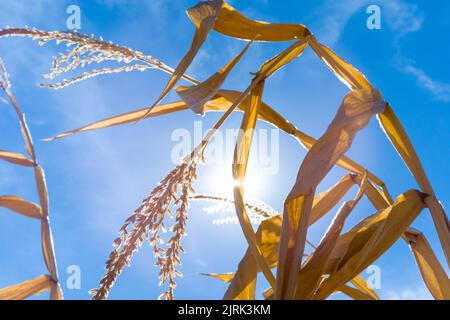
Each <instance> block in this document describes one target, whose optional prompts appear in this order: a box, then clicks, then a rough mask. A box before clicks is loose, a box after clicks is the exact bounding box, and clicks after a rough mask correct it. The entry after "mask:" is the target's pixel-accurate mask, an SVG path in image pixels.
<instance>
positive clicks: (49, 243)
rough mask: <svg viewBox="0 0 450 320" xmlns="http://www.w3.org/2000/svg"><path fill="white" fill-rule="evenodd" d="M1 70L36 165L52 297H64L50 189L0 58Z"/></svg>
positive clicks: (0, 84)
mask: <svg viewBox="0 0 450 320" xmlns="http://www.w3.org/2000/svg"><path fill="white" fill-rule="evenodd" d="M0 71H2V72H3V77H0V89H2V90H3V91H4V92H5V94H6V95H7V97H8V99H9V101H10V103H11V105H12V107H13V109H14V111H15V113H16V115H17V118H18V121H19V124H20V128H21V132H22V137H23V140H24V143H25V148H26V151H27V153H28V155H29V156H30V158H31V161H32V163H33V165H34V175H35V180H36V188H37V191H38V194H39V202H40V203H39V204H40V219H41V229H42V238H41V242H42V253H43V256H44V261H45V264H46V267H47V270H48V272H49V274H50V281H51V282H52V284H51V290H50V299H52V300H60V299H62V298H63V295H62V291H61V287H60V285H59V280H58V270H57V265H56V257H55V253H54V246H53V237H52V232H51V228H50V218H49V210H48V209H49V207H48V191H47V186H46V182H45V174H44V170H43V169H42V167H41V166H40V165H39V164H38V163H37V158H36V152H35V150H34V146H33V140H32V138H31V133H30V130H29V129H28V125H27V122H26V119H25V115H24V114H23V112H22V110H21V108H20V106H19V104H18V103H17V101H16V99H15V98H14V95H13V94H12V92H11V84H10V82H9V79H8V74H7V71H6V68H5V65H4V63H3V60H1V59H0Z"/></svg>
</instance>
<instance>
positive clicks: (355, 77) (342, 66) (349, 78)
mask: <svg viewBox="0 0 450 320" xmlns="http://www.w3.org/2000/svg"><path fill="white" fill-rule="evenodd" d="M309 45H310V46H311V48H312V49H313V51H314V52H315V53H316V54H317V55H318V56H319V58H320V59H321V60H322V61H323V62H324V63H325V64H326V65H327V66H328V68H329V69H330V70H331V71H332V72H333V73H334V74H335V75H336V76H337V77H338V78H339V79H340V80H341V81H342V82H343V83H344V84H345V85H346V86H347V87H349V88H350V89H352V90H355V89H363V88H366V89H370V88H371V87H372V86H371V85H370V83H369V81H367V79H366V78H365V77H364V75H363V74H362V73H361V72H360V71H359V70H358V69H356V68H355V67H353V66H352V65H351V64H349V63H347V62H345V61H344V60H342V59H341V58H340V57H338V56H337V55H336V54H335V53H334V52H333V51H331V50H330V49H329V48H327V47H326V46H324V45H322V44H320V43H318V42H317V41H316V39H315V38H314V37H311V40H310V42H309Z"/></svg>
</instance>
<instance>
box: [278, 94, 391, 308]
mask: <svg viewBox="0 0 450 320" xmlns="http://www.w3.org/2000/svg"><path fill="white" fill-rule="evenodd" d="M384 107H385V102H384V101H383V99H382V98H381V95H380V93H379V92H378V90H375V89H361V90H354V91H352V92H350V93H349V94H347V95H346V96H345V98H344V100H343V102H342V104H341V106H340V107H339V109H338V112H337V114H336V116H335V118H334V119H333V121H332V122H331V124H330V125H329V127H328V129H327V131H326V132H325V133H324V135H323V136H322V137H321V138H320V139H319V140H318V141H317V142H316V144H314V146H313V147H312V148H311V149H310V151H309V152H308V154H307V155H306V156H305V159H304V160H303V163H302V164H301V166H300V169H299V172H298V175H297V180H296V183H295V185H294V186H293V188H292V190H291V192H290V193H289V195H288V197H287V198H286V200H285V208H284V213H283V229H282V231H281V234H282V238H281V240H280V248H281V250H280V253H279V254H280V257H279V261H280V264H279V266H278V269H277V288H276V290H275V297H276V298H277V299H280V298H286V299H289V298H291V299H292V298H293V297H294V294H295V286H296V284H297V277H298V273H299V271H300V270H299V268H300V265H299V264H298V263H297V261H301V257H302V256H303V251H304V247H305V240H306V233H307V229H308V222H309V219H310V214H311V208H312V202H313V199H314V194H315V189H316V187H317V185H318V184H319V183H320V181H322V179H323V178H324V177H325V176H326V175H327V173H328V172H329V170H330V169H331V168H332V167H333V166H334V165H335V163H336V162H337V161H338V160H339V158H340V157H341V156H342V155H343V154H344V153H345V152H346V151H347V150H348V149H349V148H350V146H351V144H352V142H353V139H354V137H355V135H356V134H357V132H358V131H359V130H361V129H362V128H364V127H365V126H366V125H367V123H368V122H369V120H370V119H371V117H372V115H374V114H376V113H379V112H381V111H383V109H384ZM288 279H289V281H288ZM294 280H295V282H293V281H294Z"/></svg>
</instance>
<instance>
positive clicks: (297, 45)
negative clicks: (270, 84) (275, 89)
mask: <svg viewBox="0 0 450 320" xmlns="http://www.w3.org/2000/svg"><path fill="white" fill-rule="evenodd" d="M308 41H309V36H307V37H305V38H302V39H300V40H298V41H295V42H294V43H293V44H292V45H291V46H290V47H288V48H287V49H285V50H283V51H282V52H281V53H280V54H278V55H276V56H275V57H273V58H272V59H270V60H268V61H266V62H265V63H264V64H263V66H262V67H261V69H260V70H259V72H258V74H257V76H258V77H261V78H263V79H265V78H268V77H270V76H271V75H272V74H274V73H275V72H276V71H278V70H280V69H281V68H282V67H284V66H285V65H287V64H289V63H290V62H292V61H293V60H294V59H296V58H298V57H299V56H300V55H301V54H302V53H303V51H305V48H306V45H307V44H308Z"/></svg>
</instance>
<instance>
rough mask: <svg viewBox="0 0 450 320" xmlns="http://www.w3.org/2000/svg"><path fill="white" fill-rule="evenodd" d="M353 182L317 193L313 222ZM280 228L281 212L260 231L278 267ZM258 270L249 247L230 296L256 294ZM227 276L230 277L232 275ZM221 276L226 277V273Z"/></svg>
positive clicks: (263, 247) (258, 234)
mask: <svg viewBox="0 0 450 320" xmlns="http://www.w3.org/2000/svg"><path fill="white" fill-rule="evenodd" d="M350 182H351V185H353V182H352V180H351V179H350V178H348V177H344V178H343V179H341V180H340V181H339V182H338V183H337V184H336V185H334V186H333V187H331V188H330V189H329V190H327V191H324V192H323V193H321V194H319V195H318V196H316V199H315V200H314V204H313V209H312V214H311V216H312V217H315V219H312V220H311V221H310V223H311V224H313V223H314V222H316V221H317V220H318V219H320V217H322V216H323V215H324V210H325V209H326V208H330V209H331V208H333V207H334V206H335V205H336V204H337V203H338V202H339V201H340V200H341V198H342V197H343V196H344V195H345V190H348V189H349V188H350V186H349V185H350ZM325 213H326V212H325ZM280 229H281V215H279V216H275V217H272V218H270V219H267V220H264V221H263V222H262V223H261V225H260V226H259V228H258V231H257V232H256V238H257V241H258V246H259V248H260V250H261V253H262V255H263V256H264V258H265V259H266V262H267V264H268V265H269V267H270V268H274V267H275V266H276V265H277V262H278V246H279V237H280ZM257 272H258V270H257V265H256V262H255V260H254V258H253V255H252V254H251V252H250V249H247V252H246V253H245V255H244V257H243V258H242V259H241V261H240V263H239V266H238V269H237V271H236V274H237V277H236V279H235V280H234V281H233V283H232V284H231V285H230V287H229V288H228V290H227V293H226V295H225V297H226V299H233V300H241V299H244V300H247V299H251V297H252V296H253V295H254V286H255V284H256V275H257ZM226 275H228V276H229V275H230V274H226ZM220 276H221V277H224V276H225V274H222V275H220Z"/></svg>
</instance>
